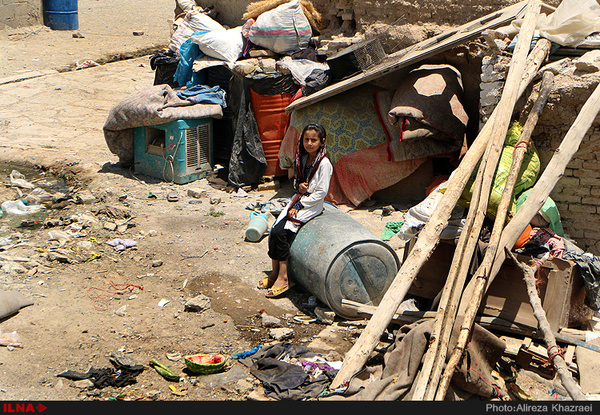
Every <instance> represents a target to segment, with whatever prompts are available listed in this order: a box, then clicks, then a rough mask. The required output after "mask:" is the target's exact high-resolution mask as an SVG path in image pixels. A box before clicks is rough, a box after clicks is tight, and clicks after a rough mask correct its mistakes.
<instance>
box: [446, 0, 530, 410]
mask: <svg viewBox="0 0 600 415" xmlns="http://www.w3.org/2000/svg"><path fill="white" fill-rule="evenodd" d="M540 9H541V0H530V1H529V3H528V5H527V10H526V12H525V18H524V21H523V25H522V27H521V30H520V31H519V37H518V40H517V44H516V47H515V51H514V54H513V57H512V60H511V64H510V67H509V71H508V76H507V79H506V84H505V86H504V91H503V92H502V97H501V98H500V103H499V104H498V107H499V108H500V110H499V113H498V116H497V117H496V118H495V121H494V132H495V135H494V136H493V137H492V138H491V139H490V141H489V143H488V147H487V149H486V153H485V156H484V158H483V160H482V166H480V167H479V168H480V169H481V168H484V169H485V171H484V174H483V180H482V183H481V186H482V189H483V191H485V192H486V194H487V195H489V192H490V189H491V185H492V182H493V179H494V175H495V173H496V168H497V164H498V159H499V158H500V153H501V152H502V147H503V145H504V141H505V137H506V131H508V127H509V124H510V122H511V117H512V113H513V111H514V106H515V104H516V102H517V99H518V90H519V84H520V82H519V80H520V79H521V77H522V74H523V71H524V70H525V68H526V62H527V55H528V54H529V48H530V44H531V39H532V38H533V34H534V31H535V26H536V22H537V18H538V15H539V13H540ZM536 121H537V120H536ZM515 161H518V160H513V163H512V165H511V170H510V172H511V173H510V174H509V177H508V180H507V183H506V185H505V189H504V193H503V194H502V197H501V199H500V203H499V206H498V207H497V209H496V218H495V222H494V226H493V228H492V235H491V237H490V242H489V244H488V246H487V248H486V251H485V255H484V258H483V261H482V264H481V266H480V267H479V269H478V270H477V272H476V274H475V275H474V276H473V279H474V280H478V281H479V282H478V284H477V285H476V288H479V287H480V286H481V285H482V283H483V285H485V278H486V276H487V275H489V274H488V273H489V268H491V266H492V264H493V261H494V257H495V255H496V249H497V247H498V243H499V241H500V237H501V235H502V229H503V228H504V225H505V223H506V217H507V212H508V206H509V205H510V203H511V201H512V199H513V189H514V184H515V182H516V179H517V175H518V172H519V170H520V168H521V166H520V163H519V165H516V164H517V163H515ZM472 208H473V206H471V209H472ZM487 208H488V198H482V199H480V201H479V204H478V205H477V208H476V215H477V220H476V222H477V225H478V228H477V229H478V230H481V224H482V223H483V219H484V217H485V212H486V211H487ZM463 232H464V230H463ZM474 293H475V295H474V296H473V297H471V298H469V297H463V301H462V302H464V301H467V299H468V301H469V303H468V304H469V305H468V307H467V309H466V312H465V314H464V319H463V321H462V323H461V324H462V325H461V328H460V332H459V333H458V340H457V343H456V346H454V348H453V352H452V354H451V356H450V359H449V361H448V363H447V364H446V368H445V369H444V373H443V375H442V378H441V379H440V384H439V387H438V388H437V391H436V393H435V399H436V400H443V399H444V398H445V396H446V392H447V390H448V387H449V385H450V380H451V379H452V376H453V375H454V371H455V369H456V366H457V365H458V363H459V361H460V359H461V358H462V355H463V351H464V349H465V346H466V344H467V342H468V339H469V337H470V333H471V329H472V325H473V321H474V320H475V316H476V314H477V311H478V310H479V306H480V304H481V299H482V298H483V289H476V290H475V291H474ZM459 316H460V314H459ZM458 318H460V317H458ZM452 326H454V324H452Z"/></svg>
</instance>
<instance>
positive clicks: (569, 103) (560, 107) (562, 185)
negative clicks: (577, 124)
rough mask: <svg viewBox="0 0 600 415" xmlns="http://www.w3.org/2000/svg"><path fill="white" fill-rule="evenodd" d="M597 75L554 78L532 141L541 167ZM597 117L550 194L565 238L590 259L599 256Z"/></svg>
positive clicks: (599, 145)
mask: <svg viewBox="0 0 600 415" xmlns="http://www.w3.org/2000/svg"><path fill="white" fill-rule="evenodd" d="M599 82H600V75H599V74H597V73H594V74H584V75H583V76H578V77H572V76H571V75H568V74H567V75H561V74H558V75H557V76H556V77H555V83H554V88H553V90H552V92H551V95H550V98H549V101H548V104H547V105H546V108H545V109H544V112H543V113H542V115H541V117H540V120H539V122H538V126H537V127H536V129H535V131H534V134H533V137H532V138H533V140H534V142H535V144H536V146H537V149H538V153H539V155H540V160H541V162H542V167H544V166H546V165H547V164H548V162H549V161H550V159H551V157H552V154H553V153H554V151H555V149H556V148H557V147H558V146H559V145H560V143H561V142H562V140H563V138H564V136H565V135H566V134H567V132H568V131H569V129H570V128H571V125H572V124H573V122H574V121H575V119H576V117H577V114H578V113H579V111H580V110H581V107H582V106H583V105H584V104H585V102H586V100H587V99H588V97H589V96H590V95H591V93H592V92H593V90H594V89H595V87H596V85H597V84H598V83H599ZM599 154H600V116H597V117H596V119H595V120H594V123H593V124H592V127H591V128H590V129H589V131H588V132H587V134H586V135H585V137H584V139H583V141H582V143H581V145H580V146H579V150H578V151H577V152H576V153H575V155H574V157H573V159H572V160H571V162H570V163H569V164H568V166H567V169H566V170H565V173H564V175H563V177H562V178H561V179H560V181H559V182H558V184H557V185H556V186H555V187H554V189H553V190H552V193H550V197H552V200H554V202H555V203H556V205H557V207H558V210H559V212H560V215H561V218H562V222H563V227H564V229H565V234H566V235H567V236H569V237H571V238H572V239H573V240H574V241H575V242H576V243H577V245H578V246H579V247H580V248H582V249H585V250H586V251H588V252H591V253H593V254H594V255H599V254H600V156H599Z"/></svg>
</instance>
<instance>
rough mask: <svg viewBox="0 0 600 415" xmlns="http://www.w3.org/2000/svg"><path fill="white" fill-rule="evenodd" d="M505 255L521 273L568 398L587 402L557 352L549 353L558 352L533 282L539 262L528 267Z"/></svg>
mask: <svg viewBox="0 0 600 415" xmlns="http://www.w3.org/2000/svg"><path fill="white" fill-rule="evenodd" d="M505 251H506V255H508V256H510V258H511V259H512V260H513V262H514V263H515V265H517V266H518V267H519V268H520V269H521V271H522V272H523V280H525V285H526V286H527V295H528V296H529V302H530V304H531V307H532V308H533V315H534V316H535V318H536V319H537V321H538V325H539V328H540V330H541V331H542V334H543V336H544V341H545V343H546V346H547V347H548V357H550V358H551V359H550V360H551V361H552V364H553V365H554V367H555V368H556V372H557V373H558V376H559V377H560V380H561V382H562V384H563V386H564V387H565V389H566V390H567V392H568V393H569V396H571V398H573V400H575V401H585V400H587V399H586V397H585V395H584V394H583V391H582V390H581V387H580V386H579V385H578V384H577V383H575V381H574V380H573V378H572V377H571V373H570V372H569V368H568V367H567V364H566V362H565V360H564V359H563V357H562V356H561V355H560V353H558V352H554V353H551V352H550V351H551V350H554V351H556V350H560V349H559V347H558V345H557V344H556V338H555V337H554V335H553V334H552V329H551V328H550V323H548V319H547V318H546V312H545V311H544V308H543V307H542V301H541V300H540V296H539V294H538V292H537V287H536V280H535V274H534V273H535V270H536V269H537V268H539V267H540V266H541V263H542V262H541V261H538V262H536V263H535V264H534V265H533V266H528V265H526V264H523V263H522V262H520V261H519V260H518V259H517V258H516V257H515V256H514V255H513V253H512V252H510V250H509V249H505Z"/></svg>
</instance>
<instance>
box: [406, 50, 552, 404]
mask: <svg viewBox="0 0 600 415" xmlns="http://www.w3.org/2000/svg"><path fill="white" fill-rule="evenodd" d="M544 40H545V39H544ZM549 44H550V42H549V41H547V44H546V45H543V44H542V45H540V49H542V48H544V49H545V48H546V47H549ZM546 50H547V49H546ZM534 51H536V50H535V49H534ZM536 53H537V51H536ZM527 66H529V65H526V69H527ZM553 78H554V77H553V75H552V74H551V73H549V72H548V73H547V74H546V75H545V78H544V79H545V82H543V86H542V89H541V92H540V94H539V96H538V98H537V100H536V102H535V105H534V107H533V109H532V111H531V113H530V116H529V118H528V119H527V122H526V124H525V126H524V128H523V132H522V134H521V138H520V140H519V145H518V146H517V147H518V148H517V149H516V150H515V152H514V157H513V166H512V167H511V171H512V177H510V176H509V178H508V179H507V184H506V189H505V190H506V191H507V194H512V190H511V188H514V183H515V182H516V179H517V173H518V172H519V171H520V168H521V164H522V160H523V157H524V155H525V151H526V148H525V147H523V145H525V146H526V145H527V142H528V141H529V138H530V137H531V134H532V133H533V129H534V127H535V125H536V124H537V120H538V118H539V115H540V114H541V112H542V109H543V107H544V106H545V105H546V102H547V100H548V95H549V93H550V88H551V86H552V80H553ZM479 173H480V172H479ZM480 178H481V177H480V176H479V175H478V179H480ZM480 193H481V191H477V186H475V193H474V194H473V199H472V201H471V203H472V205H477V204H478V201H479V195H480ZM507 203H508V201H505V202H504V204H505V205H506V204H507ZM484 211H485V210H482V211H477V210H475V209H473V210H471V211H470V212H469V215H468V217H467V220H466V222H465V228H467V227H468V228H469V231H468V232H462V233H461V235H460V238H459V241H458V244H457V248H456V252H457V254H458V257H457V255H455V257H454V258H453V261H452V266H451V268H450V272H449V274H448V279H447V281H446V284H445V285H444V290H443V291H442V298H441V300H440V305H439V307H438V315H437V317H436V322H435V323H434V329H433V332H432V333H433V334H432V336H431V338H432V340H431V341H430V345H429V348H428V349H427V352H426V354H425V357H424V359H423V367H422V369H421V372H420V373H419V376H418V377H417V380H416V381H415V386H414V393H413V399H415V400H420V399H426V400H432V399H434V396H435V391H436V389H437V386H438V382H439V379H440V374H441V372H442V369H443V366H444V365H445V363H446V355H447V350H448V342H449V339H450V335H451V333H452V329H453V327H454V321H455V318H456V311H457V308H458V303H459V301H460V294H461V293H462V289H463V288H464V283H465V280H466V276H467V271H468V266H470V263H471V261H470V260H471V258H472V256H473V254H474V249H475V246H476V244H477V241H478V240H479V233H480V230H481V222H482V221H483V217H482V216H483V215H482V214H481V213H482V212H484ZM475 216H479V217H478V218H474V217H475ZM475 219H477V220H475ZM499 220H504V219H503V218H500V219H499ZM461 247H462V252H461V251H459V250H460V249H461ZM461 255H462V257H461Z"/></svg>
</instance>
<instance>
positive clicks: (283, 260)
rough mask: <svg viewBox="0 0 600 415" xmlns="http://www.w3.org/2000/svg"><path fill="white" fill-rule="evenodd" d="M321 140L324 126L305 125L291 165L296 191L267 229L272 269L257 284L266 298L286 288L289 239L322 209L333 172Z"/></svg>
mask: <svg viewBox="0 0 600 415" xmlns="http://www.w3.org/2000/svg"><path fill="white" fill-rule="evenodd" d="M325 139H326V133H325V129H324V128H323V127H322V126H321V125H319V124H316V123H311V124H308V125H307V126H306V127H304V129H303V130H302V133H301V134H300V139H299V140H298V149H297V150H296V155H295V160H294V166H293V172H294V178H293V185H294V190H295V192H296V193H295V195H294V197H293V198H292V200H291V202H290V203H288V205H287V206H286V208H285V209H284V210H283V211H282V212H281V214H279V216H278V217H277V220H276V221H275V224H274V225H273V226H272V228H271V231H270V233H269V251H268V255H269V257H270V258H271V261H272V265H273V270H272V272H271V275H270V276H269V277H267V278H263V279H262V280H261V281H260V282H259V283H258V288H263V289H267V290H268V291H267V294H266V297H268V298H273V297H277V296H279V295H281V294H283V293H285V292H286V291H287V290H288V289H289V288H290V284H289V279H288V261H289V257H290V247H291V245H292V242H293V240H294V238H295V236H296V233H297V232H298V230H299V229H300V227H301V226H302V225H303V224H305V223H306V222H308V221H309V220H310V219H312V218H314V217H315V216H317V215H319V214H320V213H321V212H322V211H323V203H324V201H325V196H327V192H328V191H329V181H330V179H331V175H332V173H333V165H332V164H331V162H330V161H329V159H328V158H327V154H326V150H325Z"/></svg>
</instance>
